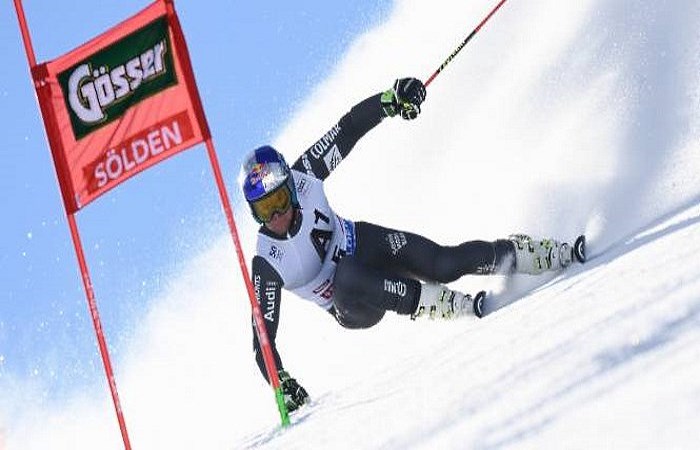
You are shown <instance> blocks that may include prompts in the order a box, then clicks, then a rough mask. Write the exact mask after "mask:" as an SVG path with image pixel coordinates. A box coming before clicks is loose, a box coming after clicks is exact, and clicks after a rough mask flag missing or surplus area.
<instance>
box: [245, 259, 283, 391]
mask: <svg viewBox="0 0 700 450" xmlns="http://www.w3.org/2000/svg"><path fill="white" fill-rule="evenodd" d="M251 269H252V281H253V287H254V289H255V297H256V300H257V302H258V304H259V305H260V309H261V312H262V315H263V323H264V324H265V329H266V331H267V337H268V340H269V341H270V346H271V347H272V355H273V356H274V358H275V365H276V366H277V370H282V368H283V367H282V359H281V358H280V355H279V353H278V352H277V346H276V345H275V338H276V336H277V325H278V323H279V318H280V302H281V299H282V277H280V276H279V274H278V273H277V271H276V270H275V269H274V268H273V267H272V266H271V265H270V263H268V262H267V261H265V258H262V257H261V256H255V257H254V258H253V265H252V268H251ZM253 352H254V353H255V362H257V364H258V368H259V369H260V373H262V376H263V377H265V380H267V382H268V383H269V382H270V380H269V379H268V376H267V369H266V368H265V361H264V359H263V352H262V348H261V347H260V342H259V340H258V334H257V333H256V332H255V321H254V320H253Z"/></svg>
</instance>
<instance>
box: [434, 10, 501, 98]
mask: <svg viewBox="0 0 700 450" xmlns="http://www.w3.org/2000/svg"><path fill="white" fill-rule="evenodd" d="M505 2H506V0H501V1H500V2H498V5H496V7H495V8H493V9H492V10H491V12H490V13H489V15H488V16H486V18H484V20H482V21H481V23H480V24H479V25H478V26H477V27H476V28H474V30H473V31H472V32H471V33H469V36H467V38H466V39H465V40H463V41H462V43H461V44H459V46H458V47H457V48H456V49H455V51H453V52H452V54H451V55H450V56H449V57H448V58H447V59H446V60H445V62H444V63H442V65H441V66H440V67H438V69H437V70H436V71H435V73H433V74H432V75H431V76H430V78H428V81H426V82H425V87H428V85H429V84H430V83H432V82H433V80H434V79H435V77H436V76H438V74H439V73H440V72H442V70H443V69H444V68H445V67H447V65H448V64H449V63H450V61H452V60H453V59H454V57H455V56H457V53H459V52H460V51H461V50H462V49H463V48H464V46H465V45H467V44H468V43H469V41H471V40H472V38H473V37H474V35H475V34H476V33H478V32H479V30H480V29H481V27H483V26H484V24H485V23H486V22H488V20H489V19H490V18H491V16H493V15H494V14H496V11H498V9H499V8H500V7H501V5H503V4H504V3H505Z"/></svg>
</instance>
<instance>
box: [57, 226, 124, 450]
mask: <svg viewBox="0 0 700 450" xmlns="http://www.w3.org/2000/svg"><path fill="white" fill-rule="evenodd" d="M66 216H67V217H68V225H69V226H70V232H71V237H72V238H73V246H74V247H75V254H76V255H77V256H78V264H79V265H80V274H81V276H82V279H83V287H84V288H85V296H86V298H87V302H88V307H89V309H90V317H91V318H92V325H93V328H94V329H95V335H96V336H97V344H98V347H99V348H100V356H101V357H102V364H103V365H104V368H105V374H106V376H107V382H108V383H109V391H110V393H111V394H112V403H114V410H115V412H116V413H117V421H119V430H120V431H121V433H122V440H123V441H124V448H125V449H126V450H131V442H130V441H129V433H128V432H127V429H126V421H125V420H124V414H123V412H122V407H121V403H120V401H119V393H118V392H117V383H116V381H115V379H114V370H112V362H111V360H110V358H109V350H108V349H107V341H106V340H105V337H104V333H103V331H102V322H101V321H100V314H99V312H98V311H97V302H96V301H95V292H94V290H93V289H92V282H91V281H90V273H89V272H88V267H87V263H86V262H85V254H84V253H83V245H82V244H81V242H80V234H79V233H78V225H77V223H76V221H75V217H74V216H73V214H67V215H66Z"/></svg>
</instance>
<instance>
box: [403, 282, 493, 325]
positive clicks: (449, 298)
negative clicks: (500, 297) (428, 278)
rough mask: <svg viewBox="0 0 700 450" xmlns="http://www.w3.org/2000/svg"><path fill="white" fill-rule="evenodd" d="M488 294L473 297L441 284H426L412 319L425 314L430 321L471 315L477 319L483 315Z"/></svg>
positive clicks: (482, 293)
mask: <svg viewBox="0 0 700 450" xmlns="http://www.w3.org/2000/svg"><path fill="white" fill-rule="evenodd" d="M485 297H486V292H484V291H481V292H479V293H478V294H476V297H472V296H471V295H469V294H462V293H461V292H458V291H453V290H451V289H449V288H447V287H445V286H443V285H441V284H437V283H424V284H422V285H421V290H420V299H419V300H418V308H417V309H416V312H415V313H413V314H412V315H411V319H415V318H416V317H421V316H423V315H425V314H427V315H428V317H430V319H435V318H436V317H437V318H441V319H454V318H457V317H460V316H464V315H467V314H469V313H472V314H474V315H475V316H477V317H481V316H482V315H483V301H484V298H485Z"/></svg>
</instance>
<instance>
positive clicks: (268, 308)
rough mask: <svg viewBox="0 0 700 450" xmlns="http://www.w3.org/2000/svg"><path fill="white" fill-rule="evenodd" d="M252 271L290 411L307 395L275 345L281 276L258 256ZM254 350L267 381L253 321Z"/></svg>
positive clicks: (300, 403)
mask: <svg viewBox="0 0 700 450" xmlns="http://www.w3.org/2000/svg"><path fill="white" fill-rule="evenodd" d="M252 272H253V274H252V277H253V286H254V287H255V296H256V299H257V301H258V304H259V305H260V307H261V308H262V314H263V324H264V325H265V329H266V331H267V337H268V340H269V341H270V346H271V347H272V355H273V357H274V358H275V365H276V366H277V375H278V376H279V380H280V386H281V387H282V393H283V395H284V403H285V405H286V406H287V411H289V412H292V411H295V410H296V409H298V408H299V407H300V406H302V405H303V404H305V403H308V402H309V394H308V393H307V392H306V389H304V388H303V387H302V386H301V385H300V384H299V383H298V382H297V380H296V379H294V378H292V376H291V375H289V372H287V371H286V370H284V367H283V366H282V359H281V358H280V355H279V352H278V351H277V345H275V338H276V337H277V325H278V324H279V318H280V301H281V295H282V284H283V282H282V277H280V275H279V274H278V273H277V271H276V270H275V269H274V268H273V267H272V266H271V265H270V263H268V262H267V261H265V259H264V258H262V257H260V256H255V257H254V258H253V268H252ZM253 351H254V352H255V362H257V363H258V368H259V369H260V373H261V374H262V376H263V377H265V380H266V381H267V382H268V383H269V382H270V379H269V377H268V374H267V369H266V368H265V361H264V359H263V355H262V348H261V347H260V342H259V340H258V335H257V333H256V332H255V321H253Z"/></svg>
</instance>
